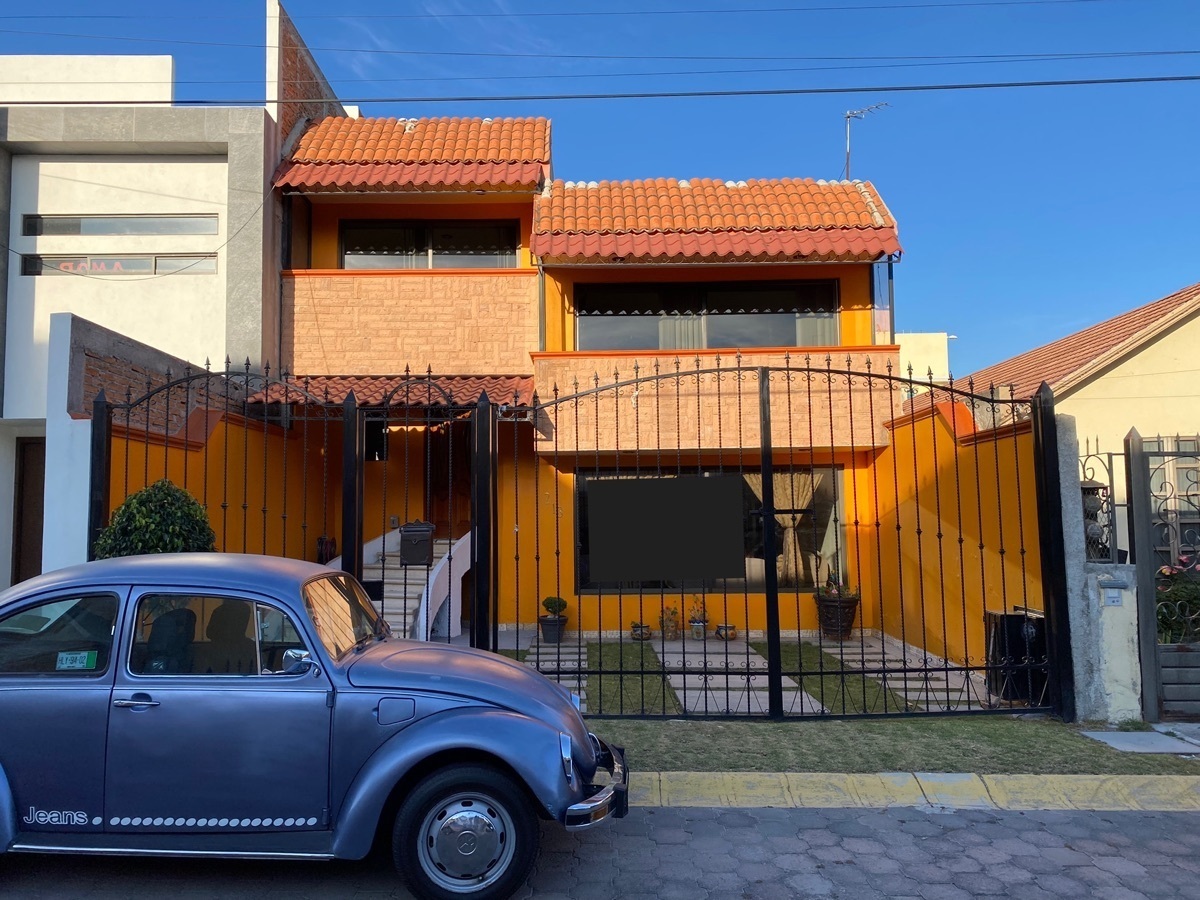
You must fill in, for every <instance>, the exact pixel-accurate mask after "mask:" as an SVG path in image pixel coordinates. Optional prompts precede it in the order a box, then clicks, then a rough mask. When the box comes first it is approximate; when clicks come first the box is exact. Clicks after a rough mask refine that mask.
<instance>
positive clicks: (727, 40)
mask: <svg viewBox="0 0 1200 900" xmlns="http://www.w3.org/2000/svg"><path fill="white" fill-rule="evenodd" d="M963 2H964V0H927V2H922V0H640V2H637V3H629V2H622V0H615V2H606V3H598V2H585V0H580V2H576V3H571V4H565V3H562V2H552V0H410V2H406V3H384V2H381V0H341V2H338V3H337V4H331V3H319V2H317V0H291V2H288V3H286V7H287V9H288V10H289V12H290V13H291V14H292V16H293V18H294V19H295V20H296V23H297V25H298V27H299V28H300V30H301V32H302V33H303V34H304V36H305V39H306V40H307V41H308V43H309V45H310V46H311V47H312V48H313V49H314V55H315V56H316V57H317V59H318V61H319V62H320V64H321V65H322V67H323V68H324V70H325V72H326V74H327V75H328V76H329V78H330V80H331V82H332V83H333V84H334V86H335V88H336V89H337V90H338V92H339V93H340V94H341V95H342V96H343V97H344V98H347V99H350V100H353V99H360V98H370V97H448V96H456V95H457V96H463V95H484V96H488V97H495V96H498V95H513V94H580V93H611V92H618V93H619V92H630V91H648V90H649V91H685V90H730V89H748V90H755V89H766V88H797V87H840V86H880V85H901V84H934V83H963V82H985V81H1028V80H1044V79H1056V80H1057V79H1087V78H1111V77H1136V76H1147V75H1193V74H1198V73H1200V2H1196V0H1060V2H1045V0H1032V2H1030V0H1026V2H1004V0H997V2H994V3H992V4H986V3H976V4H974V5H947V4H956V3H958V4H961V3H963ZM767 7H770V8H772V9H773V10H774V11H771V12H758V13H755V12H750V11H748V10H749V9H751V8H767ZM815 7H821V8H822V9H814V8H815ZM855 7H857V8H855ZM864 7H874V8H870V9H867V8H864ZM191 8H192V7H190V5H188V6H185V5H184V4H176V3H162V2H160V3H156V4H151V3H144V2H121V0H110V2H108V3H107V4H104V5H103V6H102V7H101V6H99V5H97V4H95V3H94V2H65V0H44V2H42V3H40V4H38V5H37V6H36V13H32V14H31V12H30V8H29V7H25V8H24V9H22V10H20V12H16V11H13V10H14V7H13V6H11V5H10V6H8V7H7V8H6V9H7V10H8V11H5V12H2V13H0V53H169V54H172V55H174V56H175V59H176V78H177V80H178V81H179V82H180V84H179V86H178V88H177V92H176V96H177V97H178V98H180V99H184V98H188V99H216V100H231V99H236V100H258V99H261V97H262V91H263V88H262V73H263V65H264V64H263V49H262V45H263V30H264V22H263V5H262V4H261V3H260V2H258V0H241V2H237V0H208V2H206V3H204V4H203V9H204V10H205V17H204V18H202V19H193V18H192V17H191V16H190V15H189V13H188V10H189V9H191ZM638 8H643V9H645V10H661V11H664V12H667V13H669V14H666V15H648V14H645V13H644V12H643V13H638V12H636V11H635V10H637V9H638ZM98 9H102V10H103V13H102V15H104V16H109V17H116V18H97V17H94V16H97V15H99V14H98V13H97V12H96V11H97V10H98ZM734 9H736V10H737V11H736V12H709V13H701V12H698V10H727V11H728V10H734ZM785 10H800V11H785ZM587 11H593V12H594V11H603V12H605V13H608V15H603V16H581V15H574V16H570V17H562V16H536V15H528V14H530V13H547V12H573V13H579V12H587ZM480 13H490V14H500V15H490V16H480V15H479V14H480ZM514 14H516V15H514ZM21 15H24V16H26V17H18V16H21ZM90 16H91V17H90ZM396 16H416V17H415V18H396ZM16 32H25V33H16ZM28 32H36V33H37V34H29V33H28ZM68 35H79V37H75V36H68ZM118 37H121V38H131V39H134V40H115V39H113V38H118ZM214 45H222V46H214ZM224 45H238V46H224ZM338 48H342V50H341V51H339V49H338ZM346 51H348V52H346ZM368 51H386V52H368ZM1151 51H1154V52H1159V53H1161V52H1162V51H1171V55H1154V56H1139V57H1112V56H1110V57H1105V58H1095V57H1093V58H1088V59H1069V60H1053V59H1034V60H1024V61H1019V62H1013V61H1008V60H1005V61H995V60H980V59H975V60H973V61H969V62H964V63H960V64H956V65H946V64H944V63H945V62H947V61H946V60H937V59H906V60H901V59H896V57H947V56H953V57H958V58H960V59H961V58H962V57H976V58H978V57H988V56H998V55H1002V56H1012V55H1017V54H1022V55H1047V54H1052V55H1057V54H1099V53H1114V54H1115V53H1121V54H1125V53H1131V52H1138V53H1147V52H1151ZM1187 51H1190V53H1189V52H1187ZM471 54H495V55H492V56H487V55H471ZM572 57H574V58H572ZM601 57H610V58H608V59H604V58H601ZM611 57H626V58H624V59H614V58H611ZM632 57H643V58H632ZM644 57H702V58H695V59H663V58H659V59H647V58H644ZM715 57H725V58H724V59H719V58H715ZM730 57H745V58H744V59H732V58H730ZM767 57H779V59H767ZM871 57H874V59H870V58H871ZM882 57H891V59H883V58H882ZM930 63H937V64H936V65H931V64H930ZM768 69H775V70H778V69H793V70H801V71H763V70H768ZM715 70H724V71H722V72H721V73H720V74H687V75H667V74H662V73H668V72H713V71H715ZM732 70H757V71H753V72H745V71H741V72H738V71H732ZM518 76H530V77H518ZM883 101H886V102H887V103H889V104H890V105H889V106H888V108H886V109H883V110H881V111H880V112H878V113H875V114H872V115H871V116H870V117H869V118H868V119H867V120H866V121H862V122H855V123H854V135H853V160H852V171H851V174H852V175H853V176H854V177H855V178H863V179H869V180H871V181H873V182H874V183H875V185H876V186H877V187H878V188H879V190H880V191H881V192H882V194H883V197H884V199H885V200H886V202H887V203H888V205H889V206H890V208H891V210H892V212H893V213H894V214H895V216H896V218H897V219H898V220H899V223H900V237H901V242H902V243H903V245H904V250H905V254H904V259H903V261H902V262H901V263H900V265H899V266H898V267H897V273H896V278H897V282H896V316H897V327H898V329H899V330H900V331H949V332H950V333H952V334H955V335H957V339H956V340H955V341H953V342H952V343H951V368H952V370H953V372H954V373H955V374H956V375H960V376H961V375H965V374H967V373H969V372H971V371H974V370H975V369H978V368H980V367H982V366H984V365H987V364H989V363H992V362H995V361H997V360H1000V359H1003V358H1005V357H1007V356H1010V355H1012V354H1015V353H1018V352H1021V351H1022V350H1026V349H1028V348H1030V347H1033V346H1037V345H1039V344H1042V343H1045V342H1047V341H1050V340H1053V339H1055V338H1057V337H1061V336H1063V335H1065V334H1068V333H1070V332H1072V331H1075V330H1078V329H1079V328H1082V327H1085V326H1087V325H1090V324H1092V323H1094V322H1097V321H1100V320H1101V319H1104V318H1107V317H1108V316H1111V315H1115V314H1117V313H1119V312H1122V311H1124V310H1126V309H1130V308H1132V307H1134V306H1139V305H1141V304H1143V303H1147V302H1149V301H1151V300H1154V299H1157V298H1158V297H1161V296H1163V295H1165V294H1167V293H1170V292H1171V291H1173V290H1176V289H1178V288H1180V287H1183V286H1185V285H1188V284H1191V283H1194V282H1196V281H1200V163H1198V161H1200V116H1198V115H1197V114H1196V110H1197V108H1198V106H1200V82H1184V83H1175V84H1144V85H1116V86H1114V85H1107V86H1079V87H1055V88H1030V89H1019V90H1016V89H1014V90H977V91H954V92H942V93H896V94H884V93H880V92H873V91H863V92H854V93H848V94H838V95H825V96H776V97H730V98H696V99H649V100H594V101H583V100H565V101H536V102H532V101H523V102H481V101H474V102H457V103H451V102H437V103H381V102H364V103H362V108H363V112H364V113H365V114H367V115H397V116H400V115H403V116H414V115H417V116H419V115H493V116H499V115H545V116H548V117H550V118H551V119H552V120H553V122H554V130H553V141H554V148H553V152H554V169H555V175H556V177H560V178H565V179H569V180H579V179H584V180H600V179H604V178H616V179H622V178H640V177H659V176H673V177H679V178H687V177H692V178H695V177H712V178H722V179H744V178H754V177H784V176H791V177H813V178H838V177H840V176H841V175H842V172H843V166H844V163H845V159H844V140H845V137H844V135H845V131H844V129H845V120H844V118H843V114H844V113H845V112H846V111H847V110H849V109H856V108H861V107H864V106H867V105H870V104H873V103H878V102H883Z"/></svg>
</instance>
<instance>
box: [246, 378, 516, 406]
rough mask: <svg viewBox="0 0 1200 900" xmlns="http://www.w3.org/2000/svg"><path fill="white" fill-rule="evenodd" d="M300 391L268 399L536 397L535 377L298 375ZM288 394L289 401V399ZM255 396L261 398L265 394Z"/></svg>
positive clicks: (407, 402) (452, 401)
mask: <svg viewBox="0 0 1200 900" xmlns="http://www.w3.org/2000/svg"><path fill="white" fill-rule="evenodd" d="M289 383H290V385H291V386H292V387H294V388H296V390H295V392H294V393H292V392H289V391H288V390H285V389H284V387H283V386H282V385H280V384H272V385H271V386H270V388H269V389H268V390H267V392H266V400H267V401H268V402H272V403H277V402H292V403H296V402H300V401H301V399H302V397H303V395H304V392H307V393H308V394H310V395H312V396H314V397H317V398H320V399H321V400H322V401H328V402H329V403H341V402H343V401H344V400H345V399H346V397H347V395H349V393H350V392H351V391H354V397H355V399H356V400H357V401H358V404H359V405H360V406H381V405H382V404H383V403H384V400H385V398H388V397H389V395H390V405H391V406H446V405H452V406H456V407H458V406H473V405H474V404H475V403H478V402H479V398H480V397H481V396H482V395H483V393H484V392H485V391H486V392H487V395H488V399H489V400H491V401H492V402H493V403H515V404H516V405H518V406H524V405H528V404H529V403H530V402H531V401H532V400H533V376H532V375H434V376H432V377H426V376H423V375H420V376H404V375H312V376H304V375H294V376H292V377H291V378H290V379H289ZM285 395H286V399H285ZM251 399H252V400H256V401H261V400H262V399H263V395H261V394H260V395H258V396H257V397H255V398H251Z"/></svg>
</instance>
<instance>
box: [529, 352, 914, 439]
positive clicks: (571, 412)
mask: <svg viewBox="0 0 1200 900" xmlns="http://www.w3.org/2000/svg"><path fill="white" fill-rule="evenodd" d="M801 354H802V351H801ZM850 356H851V361H850V365H849V366H848V367H847V365H846V361H845V358H843V359H841V360H840V361H838V362H836V363H834V364H833V367H832V368H831V369H829V370H827V369H826V367H825V362H824V360H823V359H822V360H821V361H819V362H818V361H816V360H813V361H812V363H811V365H812V368H805V363H804V360H803V358H802V355H793V356H792V358H791V359H790V360H788V359H787V358H786V357H785V355H784V354H783V353H777V352H775V353H748V354H745V355H743V357H742V366H743V368H742V369H741V370H740V371H739V370H737V369H736V367H735V366H736V364H735V363H732V362H731V360H730V359H729V358H722V360H721V362H720V369H721V371H719V372H717V371H711V370H714V369H716V368H717V367H718V362H717V359H716V357H715V356H713V355H706V356H704V357H702V358H700V360H699V364H698V365H697V360H696V359H695V358H694V357H693V358H688V359H680V360H679V362H680V365H679V369H678V374H676V368H675V358H674V357H669V356H661V357H659V358H658V360H657V362H658V366H659V368H658V374H659V375H660V376H666V377H659V378H653V377H652V376H654V375H655V368H654V366H655V358H654V357H645V358H634V357H627V356H622V357H618V358H612V357H608V356H597V357H588V356H585V355H582V354H575V353H572V354H562V355H555V354H546V355H539V356H538V357H537V358H536V360H535V364H534V375H535V379H536V382H537V389H538V392H539V396H540V397H541V399H542V402H543V403H550V405H549V406H547V407H546V408H545V409H544V410H543V411H542V416H541V421H540V422H539V423H538V435H539V437H538V449H539V451H540V452H542V453H555V452H557V453H566V454H573V453H576V452H581V453H590V452H596V451H599V452H610V451H617V450H620V451H636V450H645V451H651V450H655V451H657V450H661V451H662V452H664V453H669V452H673V451H677V450H696V449H709V450H717V449H725V448H734V447H744V448H757V447H758V446H759V444H760V435H761V428H760V421H761V417H760V412H759V386H760V380H759V372H758V371H757V367H758V366H768V367H771V372H770V376H769V377H770V385H769V387H770V397H771V431H772V444H773V445H774V446H775V447H778V448H784V447H797V448H805V447H813V448H821V447H854V448H866V447H874V446H884V445H886V444H887V443H888V436H887V430H886V429H885V428H884V427H883V425H884V423H885V422H887V421H889V420H890V419H892V418H894V417H895V416H897V415H899V413H900V410H901V406H902V404H903V401H904V397H903V396H902V395H901V392H900V390H899V385H898V384H897V383H895V382H893V381H892V380H890V379H888V378H886V377H882V376H883V375H884V374H885V373H886V371H887V370H886V364H887V362H888V361H890V362H891V363H892V366H893V367H895V366H896V365H897V362H898V359H897V354H896V353H895V351H894V350H890V348H889V351H881V352H878V353H874V352H863V351H855V352H852V353H851V354H850ZM868 359H870V365H871V371H873V372H874V373H876V374H877V375H878V376H880V377H870V378H868V377H866V376H865V375H864V374H862V373H865V372H866V371H867V360H868ZM635 363H636V364H637V371H636V375H635V370H634V365H635ZM697 369H699V370H700V371H697ZM847 369H848V370H849V371H851V372H854V373H856V374H853V375H850V376H847V375H846V374H844V372H845V371H846V370H847ZM597 376H598V377H599V381H598V382H597ZM647 378H650V380H642V381H640V382H639V383H636V384H634V383H630V382H633V381H634V380H635V379H647ZM597 384H598V385H599V388H600V389H599V390H598V391H597V390H596V387H597ZM555 386H557V388H558V397H559V401H558V402H557V403H551V402H550V401H552V400H553V399H554V387H555ZM580 392H585V393H583V394H582V395H581V396H576V395H577V394H580Z"/></svg>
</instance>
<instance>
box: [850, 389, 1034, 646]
mask: <svg viewBox="0 0 1200 900" xmlns="http://www.w3.org/2000/svg"><path fill="white" fill-rule="evenodd" d="M892 434H893V441H892V444H891V446H889V447H888V448H887V449H885V450H883V451H882V452H880V453H879V455H878V456H877V457H876V459H875V460H874V463H873V465H872V467H871V468H870V469H869V470H860V472H859V476H858V477H857V479H855V482H854V484H853V485H852V486H851V487H849V488H847V494H848V497H847V500H848V501H849V502H851V503H853V504H854V507H855V508H856V510H857V515H856V518H857V520H858V523H859V524H858V525H857V527H854V528H852V529H850V530H849V532H848V534H847V555H848V556H849V558H850V563H851V565H850V569H851V571H852V572H853V573H854V577H855V579H856V582H855V583H857V584H860V585H861V587H862V590H863V595H864V606H867V605H870V606H872V607H875V608H877V609H878V610H879V614H880V617H881V619H882V623H883V627H884V629H885V631H886V632H887V633H888V634H890V635H892V636H893V637H896V638H901V639H906V640H907V642H908V643H910V644H914V645H918V646H923V647H924V648H925V649H926V650H927V651H928V652H929V653H932V654H935V655H937V656H941V657H943V658H946V659H949V660H951V661H953V662H956V663H970V664H973V665H980V664H983V663H984V662H985V661H986V660H985V656H986V648H985V646H984V630H983V621H984V611H985V610H998V611H1012V610H1013V608H1014V607H1028V608H1029V609H1033V610H1041V609H1042V607H1043V600H1042V578H1041V553H1040V545H1039V539H1038V519H1037V496H1036V492H1035V487H1034V477H1035V476H1034V452H1033V436H1032V434H1031V433H1030V430H1029V428H1028V426H1027V425H1017V426H1016V427H1015V428H1014V427H1013V426H1007V427H1005V426H1001V427H1000V428H999V429H997V430H994V431H988V432H975V431H974V429H973V425H972V423H971V421H970V416H969V415H967V414H966V413H965V411H964V410H963V408H962V407H958V408H957V410H956V409H955V408H954V407H952V406H951V405H949V404H939V406H938V409H937V410H936V412H934V413H932V414H929V413H926V414H924V415H920V416H917V417H914V418H908V419H906V420H903V421H901V422H897V423H896V424H895V425H894V426H893V428H892ZM855 490H856V491H857V493H856V494H855V493H854V491H855ZM867 598H869V600H868V599H867ZM914 635H917V636H920V637H921V640H913V639H912V637H913V636H914Z"/></svg>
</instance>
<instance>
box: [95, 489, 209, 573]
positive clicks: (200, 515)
mask: <svg viewBox="0 0 1200 900" xmlns="http://www.w3.org/2000/svg"><path fill="white" fill-rule="evenodd" d="M216 549H217V548H216V535H215V534H214V533H213V530H212V526H211V525H209V524H208V513H206V512H205V511H204V507H203V506H201V505H200V502H199V501H198V500H196V498H195V497H193V496H192V495H191V494H189V493H188V492H187V491H185V490H184V489H183V488H181V487H177V486H176V485H174V484H172V483H171V482H170V481H168V480H167V479H165V478H164V479H162V480H161V481H156V482H154V484H152V485H150V486H149V487H145V488H142V489H141V490H140V491H137V492H136V493H134V494H130V495H129V496H128V497H126V498H125V502H124V503H122V504H121V505H120V506H118V507H117V508H116V510H114V511H113V514H112V520H111V521H110V522H109V523H108V525H107V526H105V528H104V529H103V530H102V531H101V532H100V534H99V536H98V537H97V538H96V546H95V548H94V553H95V557H96V559H111V558H112V557H115V556H136V555H138V554H142V553H195V552H206V553H211V552H212V551H213V550H216Z"/></svg>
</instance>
